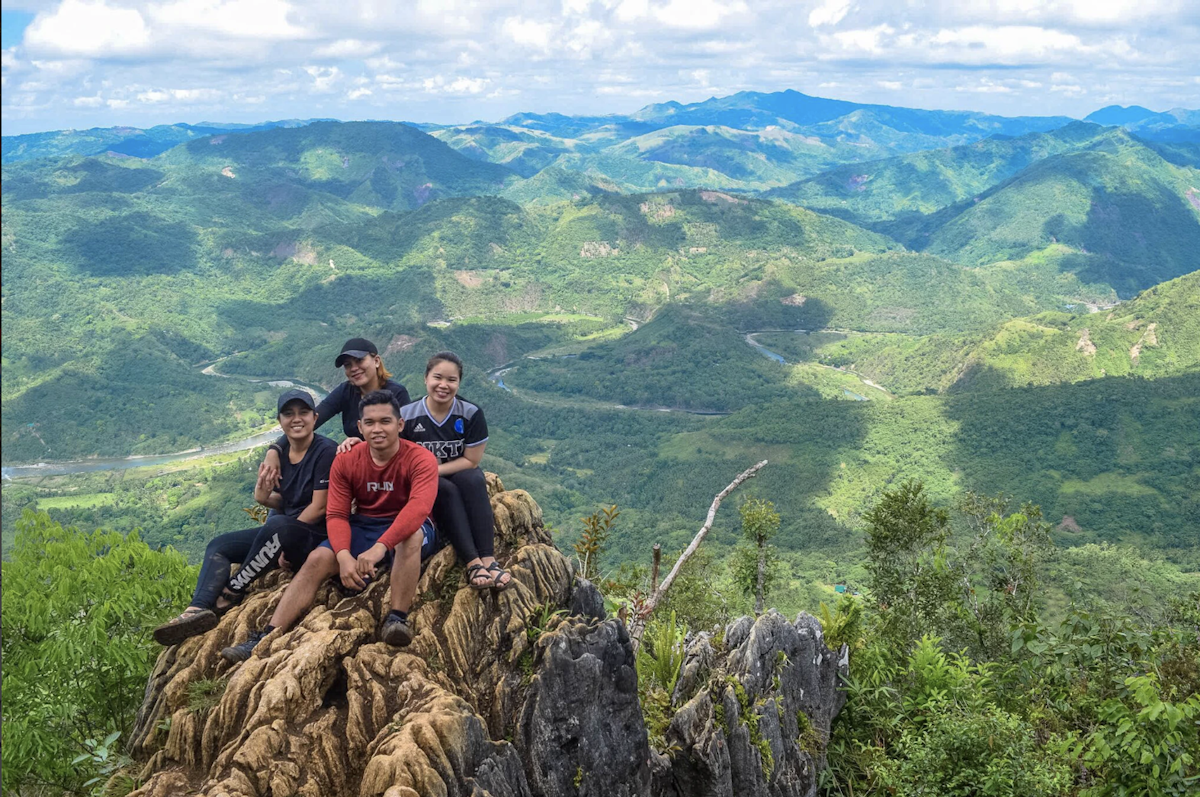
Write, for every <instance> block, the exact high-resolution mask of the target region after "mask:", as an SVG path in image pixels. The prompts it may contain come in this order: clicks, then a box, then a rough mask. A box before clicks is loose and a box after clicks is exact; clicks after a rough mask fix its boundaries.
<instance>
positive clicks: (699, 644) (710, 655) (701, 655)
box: [671, 631, 717, 706]
mask: <svg viewBox="0 0 1200 797" xmlns="http://www.w3.org/2000/svg"><path fill="white" fill-rule="evenodd" d="M716 657H717V652H716V651H715V650H713V646H712V635H711V634H709V633H708V632H707V631H701V632H700V633H698V634H696V635H694V636H693V637H692V638H691V639H689V640H688V642H687V645H686V646H684V649H683V664H682V665H680V668H679V679H678V680H677V681H675V691H674V692H672V694H671V705H673V706H678V705H682V704H683V703H686V702H687V701H688V699H689V698H691V696H692V695H694V694H696V690H697V689H699V688H700V685H701V684H702V683H703V682H704V680H705V679H707V678H708V674H709V673H710V672H711V671H712V666H713V661H715V660H716Z"/></svg>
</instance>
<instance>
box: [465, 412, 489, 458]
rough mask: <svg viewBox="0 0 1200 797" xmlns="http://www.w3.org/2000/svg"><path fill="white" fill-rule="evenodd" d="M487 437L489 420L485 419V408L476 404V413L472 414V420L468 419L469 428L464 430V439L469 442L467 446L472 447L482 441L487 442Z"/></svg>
mask: <svg viewBox="0 0 1200 797" xmlns="http://www.w3.org/2000/svg"><path fill="white" fill-rule="evenodd" d="M487 439H488V428H487V421H486V420H484V417H483V410H482V409H480V408H479V407H478V406H476V408H475V414H474V415H472V416H471V420H469V421H467V428H466V429H465V430H464V432H463V441H464V442H465V443H466V444H467V448H470V447H471V446H477V445H479V444H480V443H486V442H487Z"/></svg>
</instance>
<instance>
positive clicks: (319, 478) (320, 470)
mask: <svg viewBox="0 0 1200 797" xmlns="http://www.w3.org/2000/svg"><path fill="white" fill-rule="evenodd" d="M335 456H337V446H332V445H331V446H325V447H324V448H322V449H321V452H320V456H318V457H317V462H316V465H315V466H314V467H313V486H312V488H313V490H328V489H329V469H330V468H332V467H333V458H334V457H335Z"/></svg>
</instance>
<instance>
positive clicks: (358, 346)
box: [333, 338, 379, 368]
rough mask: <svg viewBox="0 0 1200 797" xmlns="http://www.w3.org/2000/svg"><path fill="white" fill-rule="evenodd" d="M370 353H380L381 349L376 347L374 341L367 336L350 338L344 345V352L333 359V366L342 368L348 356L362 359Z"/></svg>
mask: <svg viewBox="0 0 1200 797" xmlns="http://www.w3.org/2000/svg"><path fill="white" fill-rule="evenodd" d="M368 354H379V349H377V348H375V344H374V343H372V342H371V341H369V340H367V339H366V338H350V340H348V341H346V345H344V346H342V353H341V354H339V355H338V357H337V359H336V360H334V361H333V367H334V368H341V367H342V363H344V362H346V358H347V357H353V358H354V359H356V360H361V359H362V358H363V357H366V356H367V355H368Z"/></svg>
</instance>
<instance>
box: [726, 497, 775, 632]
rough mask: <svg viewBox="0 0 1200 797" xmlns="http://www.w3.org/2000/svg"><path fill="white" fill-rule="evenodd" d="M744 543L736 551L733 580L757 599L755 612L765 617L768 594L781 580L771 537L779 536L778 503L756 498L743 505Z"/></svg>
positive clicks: (755, 600)
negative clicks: (776, 504) (776, 509)
mask: <svg viewBox="0 0 1200 797" xmlns="http://www.w3.org/2000/svg"><path fill="white" fill-rule="evenodd" d="M740 514H741V516H742V542H741V544H739V545H738V548H737V550H736V551H735V552H734V560H733V572H734V580H735V581H736V582H737V583H738V584H739V585H740V586H741V587H742V590H743V591H744V592H745V593H746V594H747V595H753V596H754V613H755V614H762V613H763V605H764V602H765V601H766V595H767V593H768V592H770V591H771V589H772V588H773V587H774V586H775V584H776V583H777V582H778V581H779V577H780V565H781V562H780V561H779V557H778V555H777V554H776V552H775V546H773V545H771V544H770V542H771V538H772V537H774V536H775V535H776V534H778V533H779V513H778V512H776V511H775V504H773V503H771V502H770V501H764V500H763V499H761V498H754V499H751V500H749V501H746V502H745V503H744V504H742V508H741V510H740Z"/></svg>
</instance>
